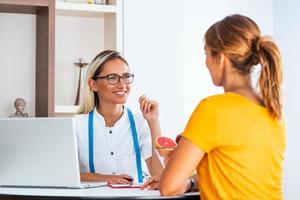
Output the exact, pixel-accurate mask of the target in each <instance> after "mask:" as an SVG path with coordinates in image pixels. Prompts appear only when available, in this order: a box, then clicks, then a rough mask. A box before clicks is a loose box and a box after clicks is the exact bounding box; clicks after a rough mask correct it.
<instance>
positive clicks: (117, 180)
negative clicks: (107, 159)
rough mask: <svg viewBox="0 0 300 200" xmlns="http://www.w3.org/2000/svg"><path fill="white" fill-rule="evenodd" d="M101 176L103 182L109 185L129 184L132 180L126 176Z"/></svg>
mask: <svg viewBox="0 0 300 200" xmlns="http://www.w3.org/2000/svg"><path fill="white" fill-rule="evenodd" d="M103 176H104V177H103V178H104V180H105V181H106V182H108V183H110V184H129V183H132V181H133V178H132V177H131V176H129V175H127V174H120V175H103Z"/></svg>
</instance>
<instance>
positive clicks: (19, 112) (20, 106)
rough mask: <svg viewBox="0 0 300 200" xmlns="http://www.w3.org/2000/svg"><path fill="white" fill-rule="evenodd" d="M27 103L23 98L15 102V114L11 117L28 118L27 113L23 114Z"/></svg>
mask: <svg viewBox="0 0 300 200" xmlns="http://www.w3.org/2000/svg"><path fill="white" fill-rule="evenodd" d="M25 105H26V101H25V100H24V99H22V98H17V99H16V100H15V102H14V106H15V108H16V112H15V114H13V115H11V116H10V117H13V118H15V117H16V118H21V117H28V114H27V113H23V112H24V109H25Z"/></svg>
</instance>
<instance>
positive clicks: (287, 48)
mask: <svg viewBox="0 0 300 200" xmlns="http://www.w3.org/2000/svg"><path fill="white" fill-rule="evenodd" d="M299 8H300V2H299V1H298V0H290V1H288V3H287V2H285V1H281V0H274V16H275V26H274V28H275V39H276V40H277V41H278V43H279V45H280V47H281V53H282V56H283V67H284V68H283V69H284V88H283V89H284V108H285V115H286V133H287V151H286V155H285V165H284V193H285V198H286V199H300V192H299V188H300V156H299V152H300V148H299V141H300V134H299V133H300V128H299V114H300V106H299V102H300V92H299V88H298V87H299V84H300V81H299V80H300V79H299V75H300V67H299V56H300V39H299V36H300V13H299Z"/></svg>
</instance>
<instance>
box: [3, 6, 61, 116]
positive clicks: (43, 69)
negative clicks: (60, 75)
mask: <svg viewBox="0 0 300 200" xmlns="http://www.w3.org/2000/svg"><path fill="white" fill-rule="evenodd" d="M0 12H5V13H21V14H35V15H36V82H35V116H36V117H49V116H54V44H55V42H54V39H55V38H54V37H55V36H54V35H55V1H54V0H0Z"/></svg>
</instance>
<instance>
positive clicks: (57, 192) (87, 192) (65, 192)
mask: <svg viewBox="0 0 300 200" xmlns="http://www.w3.org/2000/svg"><path fill="white" fill-rule="evenodd" d="M1 194H5V195H28V196H48V197H49V196H63V197H113V196H116V197H120V196H122V197H132V196H134V197H138V196H153V197H154V196H160V193H159V191H158V190H147V189H145V190H140V189H139V188H118V189H115V188H110V187H108V186H103V187H98V188H89V189H56V188H55V189H53V188H49V189H48V188H12V187H0V195H1Z"/></svg>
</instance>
